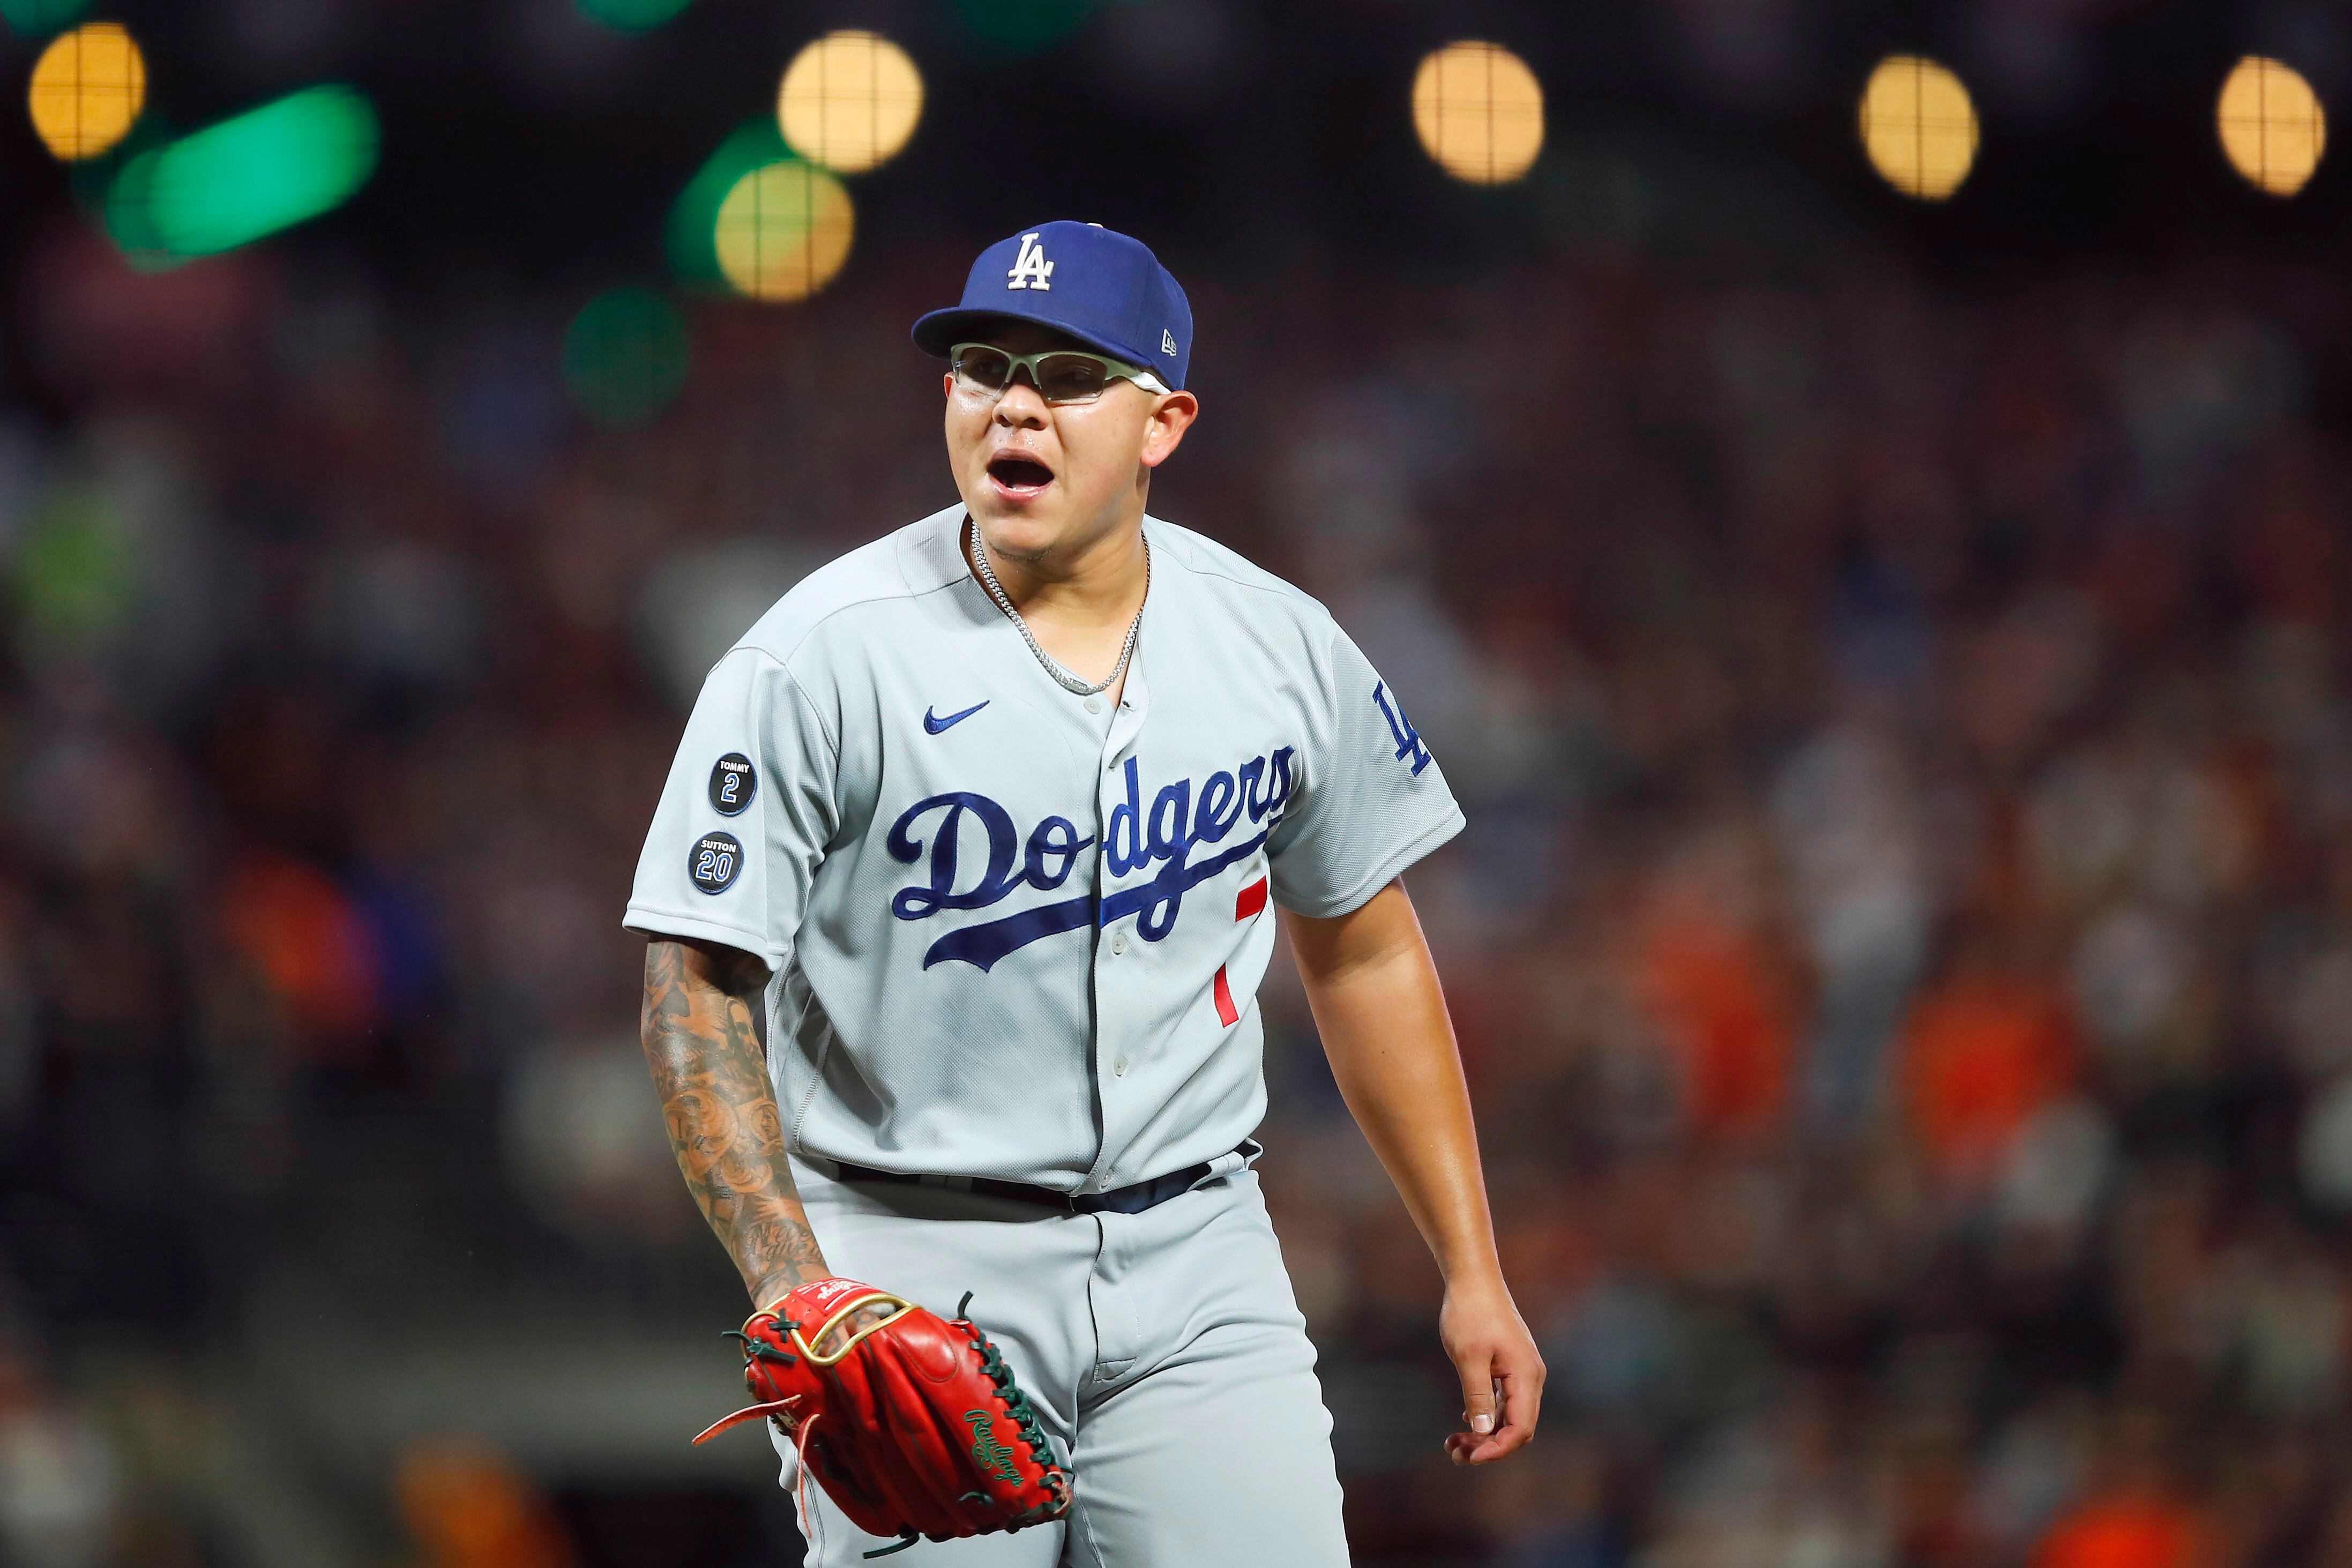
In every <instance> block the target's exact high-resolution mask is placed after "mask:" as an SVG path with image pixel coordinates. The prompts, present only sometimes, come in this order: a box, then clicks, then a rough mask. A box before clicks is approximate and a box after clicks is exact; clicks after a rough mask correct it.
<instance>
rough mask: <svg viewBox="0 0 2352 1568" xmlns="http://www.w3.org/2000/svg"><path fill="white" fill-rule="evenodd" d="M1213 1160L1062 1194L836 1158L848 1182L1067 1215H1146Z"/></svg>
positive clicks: (1245, 1144) (1186, 1187) (1247, 1143)
mask: <svg viewBox="0 0 2352 1568" xmlns="http://www.w3.org/2000/svg"><path fill="white" fill-rule="evenodd" d="M1249 1147H1251V1140H1249V1139H1247V1138H1244V1139H1243V1140H1242V1141H1241V1142H1240V1143H1238V1144H1237V1145H1235V1146H1234V1153H1236V1154H1238V1153H1240V1152H1242V1151H1243V1150H1244V1149H1247V1148H1249ZM1210 1164H1211V1162H1209V1161H1207V1160H1203V1161H1202V1162H1201V1163H1199V1164H1197V1165H1187V1166H1185V1167H1184V1168H1183V1169H1182V1170H1181V1171H1171V1172H1169V1173H1167V1174H1166V1175H1164V1176H1154V1177H1153V1178H1152V1179H1151V1180H1150V1181H1148V1182H1138V1183H1136V1184H1134V1185H1133V1186H1130V1187H1113V1188H1112V1189H1111V1190H1110V1191H1108V1192H1107V1193H1058V1192H1055V1190H1054V1189H1053V1188H1051V1187H1039V1186H1032V1185H1031V1184H1029V1183H1027V1182H1005V1181H1000V1180H998V1179H997V1178H996V1177H994V1176H910V1175H908V1174H907V1173H905V1172H903V1171H877V1170H876V1169H875V1168H874V1167H873V1166H871V1165H853V1164H851V1163H849V1162H848V1161H846V1160H835V1161H834V1162H833V1168H834V1172H835V1174H836V1175H837V1176H838V1177H839V1178H840V1179H841V1180H842V1181H845V1182H876V1183H880V1184H884V1185H887V1186H904V1187H941V1188H945V1189H947V1190H949V1191H951V1192H959V1193H978V1194H980V1195H981V1196H982V1197H987V1198H1010V1199H1012V1200H1013V1202H1015V1203H1023V1204H1037V1205H1042V1206H1043V1207H1045V1208H1049V1209H1060V1210H1061V1211H1063V1212H1064V1213H1065V1214H1106V1213H1108V1214H1141V1213H1142V1212H1143V1211H1144V1210H1145V1209H1148V1208H1155V1207H1157V1206H1159V1205H1161V1204H1164V1203H1166V1202H1167V1201H1168V1200H1169V1199H1170V1198H1172V1197H1174V1196H1176V1195H1177V1194H1179V1193H1189V1192H1191V1191H1192V1186H1193V1184H1194V1183H1196V1182H1198V1181H1200V1180H1201V1179H1202V1177H1203V1176H1206V1175H1207V1174H1208V1173H1209V1167H1210Z"/></svg>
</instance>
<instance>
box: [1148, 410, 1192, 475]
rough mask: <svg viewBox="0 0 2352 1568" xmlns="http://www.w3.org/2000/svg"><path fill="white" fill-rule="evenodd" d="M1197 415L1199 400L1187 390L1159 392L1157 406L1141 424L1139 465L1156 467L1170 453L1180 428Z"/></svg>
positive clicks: (1185, 427)
mask: <svg viewBox="0 0 2352 1568" xmlns="http://www.w3.org/2000/svg"><path fill="white" fill-rule="evenodd" d="M1200 416H1201V400H1200V399H1199V398H1197V397H1195V396H1193V395H1192V394H1191V393H1189V392H1169V393H1163V394H1161V395H1160V403H1159V406H1158V407H1156V408H1154V409H1153V410H1152V411H1151V417H1150V419H1148V420H1146V421H1145V423H1144V426H1143V455H1142V457H1143V466H1144V467H1145V468H1158V467H1159V466H1160V464H1162V463H1164V462H1166V461H1167V460H1168V459H1169V458H1171V457H1172V456H1174V454H1175V451H1176V447H1177V446H1178V444H1179V443H1181V441H1182V440H1183V439H1184V432H1185V431H1187V430H1189V429H1191V428H1192V421H1193V420H1195V419H1197V418H1199V417H1200Z"/></svg>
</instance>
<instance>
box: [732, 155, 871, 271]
mask: <svg viewBox="0 0 2352 1568" xmlns="http://www.w3.org/2000/svg"><path fill="white" fill-rule="evenodd" d="M855 227H856V210H855V209H854V208H853V207H852V206H851V205H850V201H849V193H848V192H847V191H846V190H844V189H843V188H842V184H841V182H840V181H839V180H836V179H835V178H834V177H833V176H832V175H831V174H826V173H825V172H824V170H823V169H820V168H817V167H816V166H814V164H810V163H799V162H797V161H787V162H784V163H770V164H767V165H766V166H764V167H762V168H758V169H754V170H752V171H751V173H750V174H745V175H744V176H743V177H742V178H741V179H740V180H738V181H736V182H735V188H734V189H733V190H730V191H729V192H728V193H727V199H726V200H725V201H724V202H721V203H720V204H719V222H718V224H717V226H716V228H715V231H714V241H713V244H714V248H715V249H716V250H717V252H718V256H719V271H720V272H722V273H723V274H725V275H726V279H727V281H728V282H729V283H730V284H732V285H733V286H734V288H735V289H736V291H737V292H738V293H740V294H746V295H749V296H750V297H751V298H752V299H754V300H771V301H774V302H778V303H782V302H785V301H789V300H805V299H806V298H808V297H809V296H810V295H812V294H814V293H815V292H816V291H817V290H818V289H822V288H824V286H825V285H826V284H827V283H830V282H832V281H833V278H834V274H835V273H837V272H839V271H840V270H841V264H842V263H843V262H845V261H846V260H848V259H849V242H850V237H851V235H852V233H853V231H854V229H855Z"/></svg>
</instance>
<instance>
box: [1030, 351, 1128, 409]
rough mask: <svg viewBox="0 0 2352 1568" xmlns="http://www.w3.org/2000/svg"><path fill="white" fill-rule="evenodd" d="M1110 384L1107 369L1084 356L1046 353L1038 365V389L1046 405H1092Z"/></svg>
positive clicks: (1099, 362) (1098, 362)
mask: <svg viewBox="0 0 2352 1568" xmlns="http://www.w3.org/2000/svg"><path fill="white" fill-rule="evenodd" d="M1109 384H1110V374H1109V370H1108V367H1107V366H1106V365H1104V363H1102V362H1101V361H1100V360H1097V359H1093V358H1090V357H1089V356H1087V355H1086V354H1047V355H1046V356H1045V358H1044V359H1041V360H1039V361H1038V362H1037V390H1038V391H1039V392H1042V393H1044V394H1045V400H1046V401H1047V402H1048V403H1091V402H1093V401H1094V400H1095V399H1096V398H1097V397H1100V396H1101V395H1103V388H1104V387H1106V386H1108V385H1109Z"/></svg>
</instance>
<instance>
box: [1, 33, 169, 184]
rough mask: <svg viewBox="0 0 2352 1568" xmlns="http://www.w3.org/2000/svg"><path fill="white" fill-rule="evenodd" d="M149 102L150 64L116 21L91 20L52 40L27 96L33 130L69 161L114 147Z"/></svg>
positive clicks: (56, 153)
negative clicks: (148, 77)
mask: <svg viewBox="0 0 2352 1568" xmlns="http://www.w3.org/2000/svg"><path fill="white" fill-rule="evenodd" d="M146 103H147V62H146V60H145V59H144V58H142V57H141V55H140V53H139V46H138V45H137V44H136V43H134V42H133V41H132V40H131V34H130V32H129V31H128V30H127V29H126V28H124V27H123V26H121V24H119V23H115V22H92V23H91V24H89V26H86V27H76V28H75V29H74V30H73V31H72V32H70V33H67V34H64V35H62V36H61V37H58V38H56V39H55V40H53V41H52V42H51V43H50V45H49V47H47V48H46V49H43V50H42V51H41V58H40V59H39V60H38V61H37V62H36V63H35V64H34V66H33V85H32V88H31V90H30V91H29V92H28V93H27V94H26V104H27V107H28V108H29V109H30V110H32V115H33V132H34V134H36V135H37V136H39V137H40V139H41V144H42V145H43V146H45V147H47V149H48V150H49V151H50V153H53V154H55V155H56V156H58V157H59V158H63V159H65V160H67V161H68V162H69V163H71V162H79V161H80V160H82V159H85V158H95V157H98V156H99V155H100V154H101V153H105V152H107V151H109V150H110V149H111V148H112V147H114V146H115V145H116V144H117V143H118V142H121V140H122V139H123V138H124V137H125V136H128V135H129V134H130V133H131V125H132V124H133V123H134V122H136V121H137V120H138V119H139V111H140V110H142V108H144V107H145V106H146Z"/></svg>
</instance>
